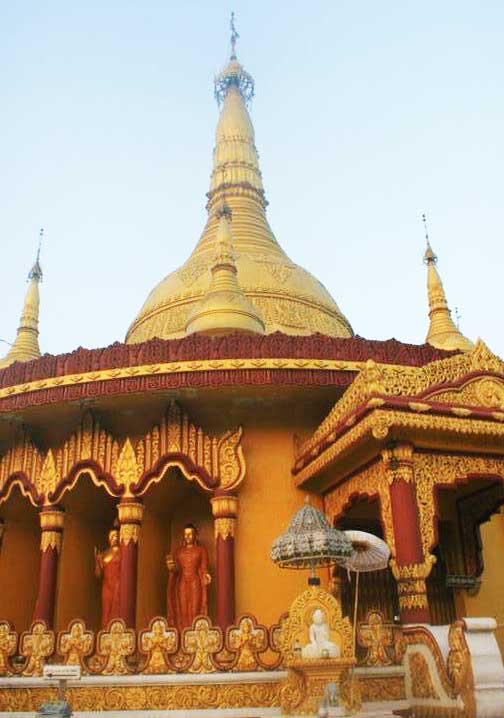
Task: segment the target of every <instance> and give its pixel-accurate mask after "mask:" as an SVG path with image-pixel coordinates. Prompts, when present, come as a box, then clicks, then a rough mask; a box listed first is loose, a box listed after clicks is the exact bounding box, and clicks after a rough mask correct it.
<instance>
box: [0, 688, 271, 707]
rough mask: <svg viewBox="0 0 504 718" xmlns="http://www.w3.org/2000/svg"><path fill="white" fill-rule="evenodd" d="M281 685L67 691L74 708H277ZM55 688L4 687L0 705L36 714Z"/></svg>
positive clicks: (54, 693)
mask: <svg viewBox="0 0 504 718" xmlns="http://www.w3.org/2000/svg"><path fill="white" fill-rule="evenodd" d="M279 694H280V685H279V682H278V681H272V682H271V683H264V682H261V683H254V682H253V681H251V682H250V683H241V684H238V685H235V684H219V683H217V684H211V685H208V684H203V685H188V684H183V685H180V684H172V685H169V684H168V685H166V684H165V685H153V686H146V685H141V684H140V685H135V686H129V685H128V686H117V685H116V686H99V687H76V688H69V689H68V690H67V691H66V698H67V700H68V701H69V703H71V705H72V708H73V709H74V711H83V712H84V711H120V710H146V709H150V710H158V711H161V710H197V709H200V710H202V709H207V710H208V709H212V708H213V709H215V710H218V709H224V708H247V707H254V708H255V707H257V706H261V707H264V708H274V707H277V706H279V704H280V695H279ZM56 697H57V690H56V689H55V688H33V689H28V690H27V689H26V688H18V689H12V688H0V705H1V706H2V707H3V709H4V710H6V711H12V712H14V711H17V712H20V713H21V712H23V713H31V714H34V713H36V711H37V710H38V709H39V707H40V705H41V703H44V702H46V701H54V700H56Z"/></svg>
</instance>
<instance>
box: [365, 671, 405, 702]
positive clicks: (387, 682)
mask: <svg viewBox="0 0 504 718" xmlns="http://www.w3.org/2000/svg"><path fill="white" fill-rule="evenodd" d="M360 688H361V696H362V701H363V702H364V703H374V702H382V701H402V700H405V698H406V687H405V685H404V677H403V676H384V677H383V678H382V677H378V676H366V678H365V679H364V680H361V681H360Z"/></svg>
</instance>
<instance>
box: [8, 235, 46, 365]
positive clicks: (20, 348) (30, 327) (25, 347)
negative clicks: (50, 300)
mask: <svg viewBox="0 0 504 718" xmlns="http://www.w3.org/2000/svg"><path fill="white" fill-rule="evenodd" d="M43 237H44V230H43V229H41V230H40V235H39V245H38V250H37V257H36V259H35V262H34V264H33V266H32V268H31V269H30V271H29V273H28V282H29V285H28V289H27V290H26V296H25V300H24V306H23V311H22V313H21V320H20V322H19V327H18V330H17V336H16V339H15V340H14V344H13V345H12V346H11V348H10V350H9V352H8V354H7V355H6V356H5V357H4V359H0V369H2V368H4V367H6V366H9V365H10V364H13V363H14V362H15V361H21V362H25V361H31V360H32V359H37V358H38V357H39V356H40V347H39V343H38V334H39V331H38V320H39V304H40V298H39V288H38V285H39V283H40V282H41V281H42V267H41V266H40V248H41V246H42V239H43Z"/></svg>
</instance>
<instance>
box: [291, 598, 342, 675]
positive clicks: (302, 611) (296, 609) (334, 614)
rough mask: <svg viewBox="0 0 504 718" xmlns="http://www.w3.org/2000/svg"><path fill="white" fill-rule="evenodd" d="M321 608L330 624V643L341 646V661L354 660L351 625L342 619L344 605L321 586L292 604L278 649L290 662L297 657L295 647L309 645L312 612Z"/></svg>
mask: <svg viewBox="0 0 504 718" xmlns="http://www.w3.org/2000/svg"><path fill="white" fill-rule="evenodd" d="M317 608H320V609H321V610H322V611H323V613H324V615H325V616H326V620H327V622H328V625H329V630H330V640H331V641H332V642H333V643H335V644H336V645H337V646H339V649H340V655H341V657H342V658H353V639H352V625H351V623H350V621H349V620H348V618H343V616H342V614H341V605H340V604H339V603H338V601H336V599H335V598H334V596H331V594H330V593H327V591H324V590H323V589H321V588H319V587H318V586H310V588H308V589H307V590H306V591H303V593H301V594H300V595H299V596H298V597H297V598H296V599H295V600H294V602H293V604H292V606H291V607H290V609H289V615H288V618H287V619H286V621H285V622H284V623H283V625H282V629H281V633H280V636H279V646H280V649H281V651H282V653H283V655H284V658H285V659H286V660H288V661H293V660H294V659H295V658H296V655H297V653H296V646H298V645H306V644H307V643H308V642H309V635H308V633H309V627H310V624H311V621H312V616H313V612H314V611H315V609H317Z"/></svg>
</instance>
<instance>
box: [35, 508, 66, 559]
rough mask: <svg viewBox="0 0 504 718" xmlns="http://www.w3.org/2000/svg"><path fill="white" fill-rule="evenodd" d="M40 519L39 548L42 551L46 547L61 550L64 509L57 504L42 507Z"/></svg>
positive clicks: (45, 549)
mask: <svg viewBox="0 0 504 718" xmlns="http://www.w3.org/2000/svg"><path fill="white" fill-rule="evenodd" d="M39 520H40V531H41V533H40V550H41V551H42V553H44V551H47V549H49V548H52V549H55V550H56V551H57V552H58V553H60V551H61V544H62V541H63V525H64V523H65V511H64V509H63V508H61V507H59V506H51V507H44V508H42V509H41V510H40V513H39Z"/></svg>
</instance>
